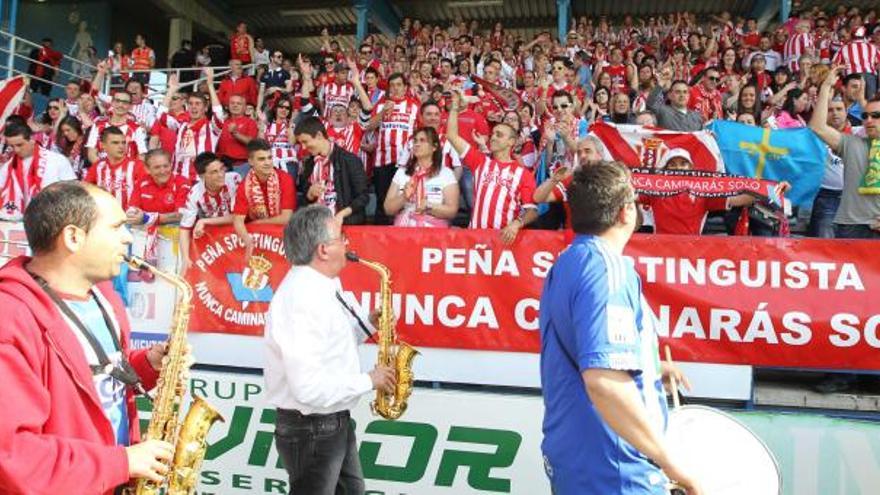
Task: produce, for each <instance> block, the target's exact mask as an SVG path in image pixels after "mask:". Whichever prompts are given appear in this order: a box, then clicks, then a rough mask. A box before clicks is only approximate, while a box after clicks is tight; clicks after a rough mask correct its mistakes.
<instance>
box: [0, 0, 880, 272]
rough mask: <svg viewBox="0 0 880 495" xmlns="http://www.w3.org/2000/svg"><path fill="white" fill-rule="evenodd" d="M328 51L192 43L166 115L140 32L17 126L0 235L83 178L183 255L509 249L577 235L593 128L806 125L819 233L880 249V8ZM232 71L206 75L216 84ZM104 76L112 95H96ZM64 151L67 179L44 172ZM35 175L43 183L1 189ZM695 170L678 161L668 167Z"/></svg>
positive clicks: (659, 215) (665, 228)
mask: <svg viewBox="0 0 880 495" xmlns="http://www.w3.org/2000/svg"><path fill="white" fill-rule="evenodd" d="M321 42H322V50H321V53H320V54H319V55H318V56H306V55H294V54H289V53H284V52H283V51H280V50H273V49H270V48H267V47H266V46H264V44H263V42H262V40H261V39H260V38H259V37H256V38H255V37H254V36H252V35H251V34H248V31H247V26H246V25H245V24H244V23H242V24H239V25H238V27H237V29H236V31H235V32H234V33H232V35H231V37H230V40H229V46H228V53H226V52H225V50H226V49H222V50H220V51H221V52H222V53H220V54H218V53H217V51H218V50H217V47H216V46H209V47H206V48H205V49H203V50H200V51H199V52H198V53H196V52H194V51H193V50H192V48H191V46H190V45H189V43H188V42H184V46H183V47H182V48H181V50H179V51H178V52H176V53H175V54H173V55H172V57H170V65H171V66H172V67H181V68H186V67H192V66H193V65H196V66H199V65H201V66H205V68H204V70H203V71H201V72H194V71H182V72H180V73H178V74H175V75H172V76H171V77H170V78H169V82H168V85H167V88H161V90H162V91H164V98H163V99H162V101H161V103H160V104H158V105H156V104H154V103H153V101H151V100H150V99H148V96H151V95H153V94H155V93H156V89H153V88H149V87H148V84H147V83H148V77H147V76H146V75H147V74H148V72H132V73H130V72H128V71H129V70H133V69H141V70H149V69H152V68H154V67H155V66H156V60H155V54H154V53H153V51H152V50H151V49H150V48H149V47H148V46H147V45H146V41H145V40H144V38H143V37H141V36H138V38H137V40H136V48H135V49H134V50H132V51H131V52H129V53H126V52H125V50H124V49H123V47H122V45H121V43H118V44H117V45H116V47H115V48H114V52H113V53H114V55H113V57H111V58H110V59H107V60H105V61H102V62H100V63H99V64H98V66H97V67H98V69H97V73H96V74H95V76H94V79H93V80H92V81H89V82H88V83H86V82H84V81H71V82H70V83H69V84H67V85H66V88H65V92H66V97H65V98H57V99H52V100H50V102H49V105H48V109H47V111H46V112H45V114H43V115H38V116H35V115H32V111H30V109H29V105H27V104H24V105H22V107H21V108H19V110H18V112H17V115H14V116H12V117H10V119H9V120H8V121H7V123H6V125H5V129H4V133H3V134H4V139H5V143H6V153H7V155H6V157H5V158H4V162H6V163H8V164H9V166H7V167H5V168H6V171H5V173H4V171H3V170H2V169H0V179H2V178H3V176H4V175H5V176H6V178H7V180H5V181H4V182H5V183H6V184H7V185H6V186H4V197H3V202H4V208H3V211H2V212H0V217H3V218H5V219H11V220H15V219H17V218H20V215H21V211H22V210H23V207H24V206H25V204H26V201H27V198H28V194H29V193H28V189H29V188H33V187H39V185H38V184H39V183H40V182H41V181H42V182H43V183H45V182H46V181H48V180H49V178H50V177H51V178H56V179H57V178H65V177H68V176H75V177H79V178H83V179H84V180H87V181H90V182H93V183H96V184H99V185H101V186H102V187H105V188H106V189H108V190H109V191H111V192H113V193H114V194H115V195H116V196H117V198H119V200H120V201H121V202H122V204H123V206H124V208H125V209H126V211H127V214H128V221H129V223H131V224H134V225H138V224H145V225H147V226H152V225H159V224H164V223H180V226H181V230H182V232H183V233H182V238H183V239H184V240H185V242H183V246H182V248H183V250H184V259H186V258H187V256H186V253H187V252H188V250H187V244H188V241H189V239H190V238H191V237H192V236H194V237H198V236H200V235H202V233H203V232H204V228H205V226H206V225H212V224H223V223H226V224H233V225H234V226H235V229H236V230H237V231H238V232H239V233H240V234H244V233H246V231H247V226H248V225H249V224H251V223H278V224H282V223H285V222H286V221H287V219H288V218H289V216H290V215H291V213H292V211H293V210H295V209H296V207H297V205H304V204H307V203H315V202H319V203H323V204H325V205H327V206H329V207H331V208H332V209H333V210H334V211H336V212H337V214H338V215H340V216H341V217H344V219H345V220H344V221H345V223H346V224H367V223H370V224H378V225H390V224H394V225H397V226H421V227H450V226H461V227H467V226H469V227H471V228H484V229H497V230H498V231H499V235H500V236H501V238H502V239H503V240H504V241H505V242H512V241H513V240H515V238H516V237H517V234H518V232H519V231H520V230H521V229H522V228H524V227H527V226H528V227H529V228H542V229H559V228H565V227H566V219H567V215H566V207H567V206H566V205H567V199H566V190H565V189H566V188H565V186H566V184H567V181H568V180H570V177H571V174H572V171H573V170H574V169H575V168H577V167H579V166H588V165H589V163H591V162H593V161H596V160H601V159H602V158H603V156H606V154H605V150H604V146H603V143H602V142H601V141H600V140H599V139H598V138H596V137H595V136H594V135H593V134H591V133H590V132H589V129H590V125H591V124H592V123H594V122H597V121H604V122H609V123H613V124H637V125H642V126H654V127H659V128H664V129H670V130H675V131H698V130H701V129H703V128H704V127H705V126H706V125H707V124H708V123H709V122H711V121H712V120H715V119H726V120H733V121H737V122H740V123H743V124H747V125H752V126H766V127H770V128H773V129H780V128H796V127H807V126H809V127H811V128H812V129H813V130H814V131H815V132H816V133H817V134H818V135H819V137H820V138H821V139H822V140H823V141H825V142H826V143H827V145H828V146H829V153H828V157H827V159H825V160H824V162H825V163H824V166H825V176H824V179H823V182H822V188H821V189H820V190H819V193H818V195H817V196H816V198H815V201H814V203H813V208H812V218H811V220H810V225H809V227H810V228H809V234H810V235H812V236H817V237H834V236H835V235H836V236H838V237H863V238H865V237H876V236H878V235H880V233H878V230H877V229H878V228H880V227H878V224H877V218H878V216H880V196H878V195H877V194H878V193H880V183H878V184H877V187H876V188H872V187H870V185H871V184H868V185H867V186H866V183H865V181H866V180H869V179H871V178H872V177H873V175H872V174H874V173H876V174H877V176H876V178H877V180H878V181H880V99H878V96H877V94H878V93H877V80H878V71H880V23H878V18H877V12H876V10H871V11H869V12H863V11H860V10H859V9H856V8H852V9H849V8H847V7H843V6H841V7H839V8H838V9H836V11H834V12H822V11H820V10H819V9H812V10H809V11H801V12H794V13H793V15H792V17H791V18H790V19H789V20H788V21H786V22H785V23H784V24H781V25H778V26H774V27H772V28H770V29H766V30H760V29H759V28H758V24H757V21H756V20H755V19H753V18H738V17H737V18H735V17H733V16H731V15H730V14H729V13H726V12H724V13H721V14H720V15H717V16H709V17H706V18H698V16H696V15H694V14H690V13H677V14H669V15H658V16H655V17H647V18H633V17H631V16H626V17H624V18H623V19H620V20H619V22H615V23H612V22H611V21H610V20H609V19H606V18H604V17H600V18H596V19H590V18H580V19H577V20H576V21H575V22H573V24H572V27H571V30H570V31H569V32H568V33H567V35H566V36H565V41H564V42H561V41H560V40H559V39H556V38H554V37H553V36H552V35H551V34H550V33H549V32H543V33H539V34H537V35H535V36H534V37H533V38H532V39H522V38H521V37H519V36H517V35H515V34H513V33H512V32H509V31H507V30H506V29H505V27H504V26H503V25H502V24H501V23H495V24H494V25H491V26H490V25H481V24H480V23H478V22H477V21H472V22H470V23H468V22H466V21H455V22H453V23H451V24H450V25H448V26H440V25H431V24H427V23H423V22H420V21H419V20H418V19H415V20H412V19H404V20H403V23H402V26H401V28H400V32H399V34H398V36H397V37H396V38H394V39H389V38H386V37H383V36H376V35H369V36H367V37H366V39H365V40H363V41H362V42H361V43H360V44H359V46H357V47H346V46H343V44H342V43H340V41H339V40H336V39H334V38H333V37H332V33H328V32H327V31H326V30H325V31H324V32H323V33H322V35H321ZM52 52H53V50H52V49H51V40H49V41H48V44H47V43H46V42H44V47H43V50H37V51H36V52H35V53H33V54H32V55H31V56H32V58H34V59H36V60H40V61H47V62H48V65H50V66H51V65H55V66H57V64H56V63H55V59H54V58H53V57H54V55H53V53H52ZM212 54H213V56H212ZM227 58H228V65H229V67H230V69H229V71H228V73H226V74H224V75H223V76H222V77H220V76H218V77H216V78H215V74H214V70H213V69H212V68H211V67H210V66H211V65H217V62H218V60H219V59H222V62H221V63H224V64H225V63H226V62H227ZM32 69H33V70H34V71H38V72H40V75H41V76H43V77H47V76H46V74H47V69H46V67H45V66H43V65H39V64H35V66H34V67H32ZM50 76H51V74H50ZM50 78H51V77H50ZM108 78H109V79H110V80H111V82H112V83H113V84H111V87H114V88H118V89H114V90H112V91H110V92H109V93H104V92H102V91H100V90H99V88H102V87H105V84H104V81H105V80H106V79H108ZM34 82H36V86H34ZM32 90H33V91H40V92H42V91H44V90H45V88H44V83H40V82H39V81H32ZM57 155H63V157H65V158H66V160H64V161H66V162H69V165H70V170H69V172H67V171H65V172H58V171H49V170H48V169H46V167H50V166H51V165H50V164H53V163H54V164H57V163H59V160H58V159H57ZM50 158H51V159H50ZM29 163H37V164H40V166H39V167H37V166H33V165H31V166H30V171H29V172H28V173H25V174H24V179H22V180H21V181H20V182H19V183H16V184H18V185H16V184H13V185H12V186H10V183H14V182H16V181H14V180H9V177H13V176H14V175H15V173H18V174H19V175H20V174H21V172H15V171H16V170H25V169H27V167H28V164H29ZM694 165H695V164H694V163H693V160H692V158H691V156H690V155H689V154H688V152H687V151H685V150H683V149H672V150H669V151H668V152H667V153H666V155H665V157H664V159H663V160H662V162H661V163H660V166H663V167H668V168H669V169H679V170H681V169H689V168H692V167H694ZM15 166H19V169H16V168H15ZM14 172H15V173H14ZM785 187H787V184H782V185H781V190H784V189H785ZM640 201H642V203H643V204H644V208H645V211H648V207H649V208H650V211H651V212H652V216H653V230H654V231H655V232H658V233H672V234H700V233H701V231H702V230H703V227H704V223H705V220H706V217H707V214H709V213H710V212H713V211H721V212H725V211H728V210H731V209H737V208H750V207H751V205H752V203H753V202H754V198H750V197H739V196H737V197H732V198H726V199H725V198H722V199H706V198H700V197H695V196H692V195H690V194H688V193H682V194H680V195H678V196H674V197H670V198H642V199H641V200H640ZM730 215H732V216H733V217H736V216H737V215H739V213H736V212H728V216H730ZM756 218H757V217H756ZM731 229H732V227H731ZM776 233H778V230H774V229H767V228H764V229H762V225H761V223H760V221H757V222H754V225H753V227H752V234H753V235H774V234H776ZM245 237H247V236H245Z"/></svg>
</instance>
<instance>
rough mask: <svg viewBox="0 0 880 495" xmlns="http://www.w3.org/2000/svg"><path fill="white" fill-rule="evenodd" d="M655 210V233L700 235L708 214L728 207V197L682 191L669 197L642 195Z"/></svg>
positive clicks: (641, 199) (642, 199) (640, 199)
mask: <svg viewBox="0 0 880 495" xmlns="http://www.w3.org/2000/svg"><path fill="white" fill-rule="evenodd" d="M639 202H640V203H642V204H645V205H650V206H651V210H652V211H653V212H654V233H655V234H678V235H700V233H702V231H703V223H705V221H706V214H707V213H709V212H710V211H724V210H726V209H727V198H702V197H699V196H693V195H691V194H687V193H682V194H678V195H675V196H670V197H668V198H657V197H653V196H644V195H643V196H640V198H639Z"/></svg>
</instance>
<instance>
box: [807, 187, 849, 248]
mask: <svg viewBox="0 0 880 495" xmlns="http://www.w3.org/2000/svg"><path fill="white" fill-rule="evenodd" d="M840 193H841V192H840V191H835V190H833V189H825V188H822V189H819V192H818V193H817V194H816V199H815V200H813V210H812V211H811V212H810V229H809V232H808V235H809V236H810V237H819V238H822V239H833V238H834V215H836V214H837V208H839V207H840Z"/></svg>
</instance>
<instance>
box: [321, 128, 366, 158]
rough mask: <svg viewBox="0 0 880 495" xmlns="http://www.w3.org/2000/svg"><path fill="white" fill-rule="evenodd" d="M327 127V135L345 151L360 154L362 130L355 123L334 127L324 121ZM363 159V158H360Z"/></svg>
mask: <svg viewBox="0 0 880 495" xmlns="http://www.w3.org/2000/svg"><path fill="white" fill-rule="evenodd" d="M324 125H325V126H326V128H327V137H328V138H329V139H330V140H331V141H333V142H334V143H336V144H337V145H339V146H340V147H341V148H342V149H344V150H345V151H348V152H349V153H352V154H355V155H358V156H360V154H361V138H362V137H363V134H364V131H363V130H362V129H361V126H359V125H357V124H354V123H352V124H348V125H347V126H345V127H340V128H336V127H333V126H332V125H330V123H329V122H325V123H324ZM361 159H362V160H363V158H361Z"/></svg>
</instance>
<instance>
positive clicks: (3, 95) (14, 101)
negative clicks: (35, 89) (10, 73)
mask: <svg viewBox="0 0 880 495" xmlns="http://www.w3.org/2000/svg"><path fill="white" fill-rule="evenodd" d="M24 90H25V77H24V76H15V77H11V78H9V79H6V80H4V81H2V82H0V127H2V125H5V124H6V118H7V117H9V116H10V115H12V112H14V111H15V109H16V108H18V105H20V104H21V100H22V98H24Z"/></svg>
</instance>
